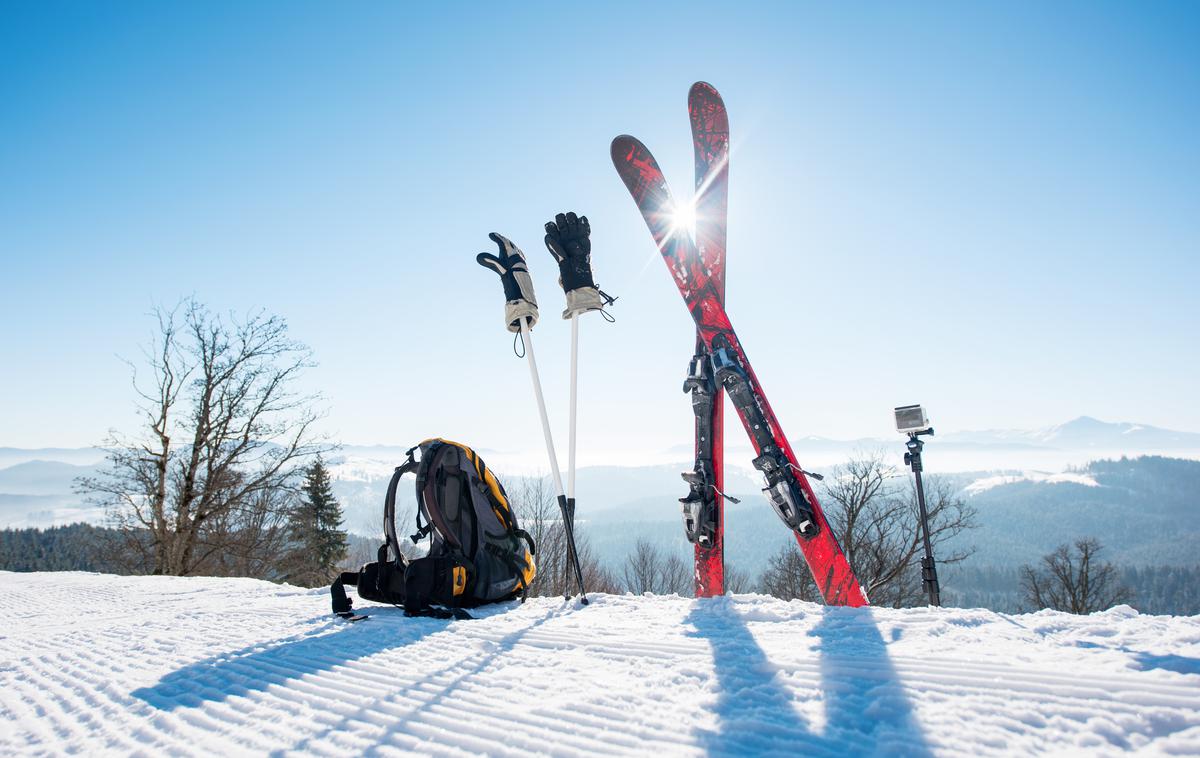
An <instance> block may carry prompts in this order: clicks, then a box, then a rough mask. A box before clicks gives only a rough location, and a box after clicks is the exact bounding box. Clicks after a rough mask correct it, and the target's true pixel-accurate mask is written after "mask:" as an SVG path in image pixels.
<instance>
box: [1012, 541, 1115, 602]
mask: <svg viewBox="0 0 1200 758" xmlns="http://www.w3.org/2000/svg"><path fill="white" fill-rule="evenodd" d="M1103 549H1104V546H1103V545H1101V544H1100V541H1099V540H1097V539H1096V538H1095V537H1089V538H1086V539H1079V540H1076V541H1075V550H1074V552H1072V550H1071V548H1070V546H1069V545H1059V546H1058V547H1057V548H1056V549H1055V550H1054V552H1052V553H1049V554H1047V555H1045V556H1043V557H1042V566H1041V569H1040V570H1035V569H1034V567H1033V566H1030V565H1028V564H1027V565H1024V566H1022V567H1021V591H1022V592H1023V593H1024V595H1025V602H1026V603H1028V604H1029V605H1031V606H1033V608H1034V609H1041V608H1052V609H1054V610H1056V611H1066V612H1067V613H1080V614H1084V613H1092V612H1094V611H1103V610H1107V609H1109V608H1111V607H1113V606H1114V605H1118V604H1120V603H1125V602H1129V601H1130V600H1132V599H1133V592H1132V591H1131V590H1130V589H1129V588H1128V587H1126V586H1124V585H1122V584H1121V582H1120V578H1119V577H1118V576H1117V569H1116V567H1115V566H1114V565H1113V564H1111V563H1100V561H1099V559H1098V557H1097V556H1098V555H1099V554H1100V551H1101V550H1103Z"/></svg>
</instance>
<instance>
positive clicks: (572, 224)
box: [567, 211, 579, 237]
mask: <svg viewBox="0 0 1200 758" xmlns="http://www.w3.org/2000/svg"><path fill="white" fill-rule="evenodd" d="M567 234H569V235H570V236H571V237H578V236H579V217H578V216H576V215H575V211H568V212H567Z"/></svg>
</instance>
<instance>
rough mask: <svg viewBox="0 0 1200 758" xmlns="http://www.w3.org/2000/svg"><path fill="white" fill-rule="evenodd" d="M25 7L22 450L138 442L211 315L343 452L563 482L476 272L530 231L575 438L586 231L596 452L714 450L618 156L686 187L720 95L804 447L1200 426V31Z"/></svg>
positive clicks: (753, 306)
mask: <svg viewBox="0 0 1200 758" xmlns="http://www.w3.org/2000/svg"><path fill="white" fill-rule="evenodd" d="M735 8H736V10H735ZM0 13H2V14H3V23H0V259H2V269H0V292H2V298H0V446H2V445H8V446H24V447H34V446H79V445H88V444H94V443H98V442H100V441H102V439H103V438H104V435H105V432H106V430H107V429H108V428H110V427H124V428H128V427H129V425H130V423H131V418H132V415H131V411H130V408H131V404H132V400H133V397H132V394H131V391H130V388H129V384H128V370H127V368H126V366H125V365H124V364H123V363H122V362H121V361H120V360H119V358H118V356H121V357H129V358H136V357H137V356H138V346H139V345H140V344H142V343H144V342H145V341H146V340H147V338H148V337H149V336H150V334H151V327H152V323H151V321H150V319H149V318H148V317H147V315H146V314H147V312H148V311H149V310H150V309H151V308H152V307H153V306H154V305H156V304H165V305H170V304H173V303H175V302H177V301H178V300H179V299H180V298H181V297H184V296H188V295H193V294H194V295H195V296H196V297H197V298H198V299H200V300H202V301H204V302H206V303H208V304H209V305H211V306H212V307H214V308H216V309H219V310H226V309H233V310H235V311H239V312H246V311H249V310H253V309H257V308H260V307H261V308H265V309H267V310H268V311H270V312H273V313H277V314H279V315H282V316H284V317H285V318H286V319H287V320H288V321H289V323H290V324H291V327H292V333H293V336H294V337H296V338H297V339H300V340H302V341H304V342H306V343H308V344H309V345H311V346H312V348H313V349H314V350H315V352H316V356H317V359H318V360H319V361H320V366H319V368H317V369H315V370H313V371H312V372H310V374H309V375H308V377H307V380H306V381H307V382H308V383H309V386H310V387H311V388H312V389H319V390H320V391H322V392H324V393H325V395H326V397H327V399H328V409H329V416H328V431H330V432H331V433H332V434H334V435H335V436H336V437H338V438H339V439H341V440H343V441H345V442H348V443H388V444H406V443H410V442H413V441H415V440H417V439H419V438H421V437H425V436H430V435H434V434H439V435H445V436H457V437H460V438H462V439H464V441H467V442H470V443H472V444H476V445H479V446H481V447H490V448H498V449H530V450H540V447H539V446H540V434H539V429H538V425H537V421H536V419H535V417H534V416H533V413H534V411H533V404H532V398H531V394H530V389H529V385H528V374H527V370H526V367H525V365H524V362H523V361H520V360H518V359H517V358H516V357H515V356H514V355H513V354H512V350H511V339H510V336H511V335H509V334H508V332H506V331H505V330H504V327H503V325H502V316H501V312H502V303H501V300H502V296H501V292H500V288H499V284H498V282H497V280H496V277H495V276H494V275H493V274H491V273H488V272H487V271H485V270H483V269H482V268H480V267H478V266H477V265H476V263H475V261H474V256H475V254H476V253H478V252H480V251H483V250H488V249H491V243H490V242H489V241H488V239H487V233H488V232H490V231H493V230H495V231H500V232H502V233H504V234H506V235H508V236H510V237H512V238H513V239H514V240H515V241H517V243H518V244H520V245H521V246H522V247H524V248H525V250H526V253H527V254H528V256H529V258H530V261H531V266H532V268H533V274H534V279H535V282H536V286H537V291H538V295H539V299H540V301H541V303H542V305H543V322H542V323H541V324H539V326H538V328H537V330H536V332H535V336H536V338H537V350H538V356H539V359H540V360H541V362H542V370H543V381H544V383H545V385H546V387H547V391H548V393H549V400H550V403H551V412H552V415H553V417H554V419H555V424H556V427H559V428H560V432H559V433H560V435H561V434H562V431H561V428H562V427H564V426H565V421H566V384H567V354H568V345H569V329H568V327H567V325H566V322H563V321H561V320H559V319H558V313H559V311H560V310H561V304H562V294H561V291H560V290H559V289H558V287H557V285H556V276H557V269H556V268H555V266H554V264H553V261H552V259H551V258H550V256H549V254H548V253H547V252H546V251H545V248H544V247H543V245H542V242H541V225H542V223H543V222H544V221H545V220H547V219H548V218H549V217H551V216H552V215H553V214H554V213H555V212H557V211H560V210H566V209H575V210H577V211H579V212H582V213H586V214H587V215H588V216H589V217H590V219H591V220H592V228H593V238H594V247H593V258H594V266H595V270H596V272H597V280H598V281H599V283H600V284H601V286H603V287H604V289H606V290H608V291H610V292H613V293H615V294H618V295H620V296H621V300H620V302H619V303H618V304H617V307H616V308H615V309H614V314H615V315H616V317H617V322H616V323H615V324H606V323H603V322H602V321H600V320H599V319H598V318H595V317H589V318H587V319H586V321H585V322H584V323H583V326H582V332H583V335H582V336H583V342H582V351H581V370H582V372H583V384H582V389H581V403H582V415H581V421H580V423H581V430H582V432H581V434H582V435H583V436H582V438H581V454H583V455H585V457H586V459H590V460H604V459H606V458H607V457H618V454H620V455H619V457H622V458H627V457H628V456H630V455H640V454H642V453H645V454H647V455H649V454H652V453H654V452H655V451H662V450H664V449H667V448H672V447H675V446H683V447H685V448H686V447H688V446H690V440H691V431H690V429H691V426H690V423H691V422H690V407H689V404H688V401H687V398H686V397H685V396H684V395H683V394H682V393H681V392H680V386H681V381H682V378H683V373H684V369H685V367H686V363H687V359H688V357H689V356H690V352H691V333H692V331H691V330H692V327H691V322H690V320H689V317H688V315H687V313H686V311H685V309H684V308H683V305H682V300H681V299H680V297H679V295H678V294H677V292H676V290H675V287H674V285H673V284H672V282H671V280H670V278H669V276H668V274H667V271H666V269H665V267H664V266H663V264H662V263H661V262H660V260H659V259H658V258H657V254H656V251H655V248H654V247H653V245H652V244H651V242H650V238H649V235H648V234H647V232H646V230H645V228H644V226H643V224H642V222H641V219H640V217H639V216H638V214H637V212H636V210H635V208H634V206H633V203H632V202H631V200H630V199H629V197H628V195H627V193H626V191H625V189H624V187H623V185H622V184H621V182H620V181H619V179H618V178H617V176H616V174H615V172H614V171H613V168H612V166H611V163H610V161H609V157H608V145H609V142H610V140H611V139H612V138H613V137H614V136H615V135H617V134H621V133H631V134H634V135H636V136H638V137H640V138H641V139H642V140H643V141H644V142H646V144H647V145H648V146H649V147H650V148H651V149H652V150H653V151H654V152H655V154H656V155H657V157H658V159H659V161H660V163H661V164H662V165H663V167H664V169H665V171H666V173H667V176H668V179H669V180H671V183H672V185H673V187H674V188H675V191H676V193H677V194H684V193H685V190H687V189H688V188H690V187H691V184H692V176H691V170H692V164H691V161H692V152H691V145H690V141H689V133H688V120H687V113H686V94H687V90H688V87H689V86H690V85H691V83H692V82H693V81H695V80H698V79H703V80H706V81H709V82H712V83H713V84H714V85H716V86H717V87H718V89H720V90H721V92H722V93H723V95H724V97H725V101H726V103H727V105H728V107H729V110H730V118H731V124H732V133H733V143H734V152H733V156H732V161H731V185H730V210H729V259H728V303H727V304H728V309H729V312H730V315H731V317H732V319H733V321H734V323H735V325H736V326H737V328H738V331H739V334H740V336H741V339H742V342H743V344H744V345H745V347H746V349H747V352H748V354H749V356H750V357H751V359H752V360H753V361H754V366H755V370H756V372H757V374H758V376H759V378H760V379H761V380H762V381H763V384H764V387H765V389H766V391H767V393H768V395H769V397H770V399H771V403H772V405H773V406H774V407H775V410H776V412H777V413H778V414H779V416H780V418H781V420H782V421H783V423H784V426H785V428H786V430H787V431H788V433H789V434H790V435H791V436H793V437H799V436H804V435H810V434H811V435H820V436H825V437H834V438H855V437H860V436H886V435H889V434H891V433H892V432H891V417H890V409H891V408H892V406H894V405H899V404H906V403H911V402H921V403H924V404H926V405H927V406H928V407H929V408H930V410H931V414H932V417H933V420H934V421H935V424H936V425H937V426H939V427H941V428H943V429H946V430H947V431H949V430H953V429H971V428H989V427H1033V426H1040V425H1047V424H1052V423H1056V422H1060V421H1064V420H1066V419H1069V418H1072V417H1074V416H1078V415H1081V414H1089V415H1094V416H1097V417H1100V418H1103V419H1107V420H1128V421H1139V422H1143V423H1150V424H1155V425H1159V426H1166V427H1171V428H1179V429H1185V430H1193V431H1195V430H1200V403H1197V401H1196V394H1195V393H1196V390H1197V375H1198V369H1200V349H1198V348H1197V344H1200V341H1198V340H1197V331H1198V327H1200V305H1198V298H1197V289H1198V285H1200V44H1198V43H1197V40H1200V6H1197V5H1196V4H1194V3H1177V4H1172V3H1112V4H1109V3H1094V2H1086V3H1074V4H1073V3H1053V4H1051V3H1035V2H1027V3H1024V2H1023V3H996V4H987V3H969V4H968V3H960V4H936V5H928V6H926V5H920V4H910V3H877V4H866V5H859V6H856V8H855V9H854V10H853V11H849V10H842V9H841V8H839V7H834V6H833V5H830V4H815V3H814V4H802V3H779V4H770V3H739V4H729V3H702V2H686V3H684V2H681V3H674V4H672V3H653V4H651V3H627V4H626V3H591V4H586V6H585V5H584V4H572V3H544V4H541V3H520V4H517V3H486V4H484V3H478V4H476V3H453V4H432V6H431V7H422V8H420V9H417V7H416V6H415V4H411V3H390V4H384V3H376V4H369V3H353V4H345V3H326V2H314V3H273V2H262V3H233V2H229V3H199V2H197V3H185V2H171V3H162V2H148V3H142V4H139V3H132V2H131V3H54V2H51V3H34V2H30V3H24V4H19V3H8V4H6V5H5V7H4V9H3V11H0ZM441 398H445V399H441ZM731 433H735V434H740V433H741V432H740V431H739V430H734V431H733V432H731Z"/></svg>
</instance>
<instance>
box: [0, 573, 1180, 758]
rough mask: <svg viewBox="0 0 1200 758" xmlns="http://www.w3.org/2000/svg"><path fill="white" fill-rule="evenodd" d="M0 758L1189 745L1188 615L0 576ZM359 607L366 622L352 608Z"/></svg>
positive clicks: (1095, 750)
mask: <svg viewBox="0 0 1200 758" xmlns="http://www.w3.org/2000/svg"><path fill="white" fill-rule="evenodd" d="M0 580H3V583H4V587H5V592H4V593H3V594H2V595H0V618H2V619H3V625H2V629H3V632H2V633H0V754H2V755H37V754H83V755H97V754H119V755H126V754H139V753H140V754H146V755H165V754H171V755H231V754H267V753H271V754H289V753H294V754H305V755H329V756H338V758H344V756H346V755H357V754H362V753H373V754H374V753H377V754H381V755H390V754H396V755H402V754H411V755H447V756H452V755H476V754H483V753H486V754H489V755H511V756H521V757H522V758H526V757H527V756H529V755H543V754H545V755H563V756H591V755H598V754H630V755H633V754H636V755H652V754H660V755H701V754H716V755H739V754H740V755H767V754H778V755H799V754H803V755H828V756H839V757H841V756H846V755H860V754H896V755H921V754H937V755H963V754H981V755H988V754H1032V753H1059V754H1061V753H1086V754H1089V755H1098V754H1099V755H1103V754H1118V753H1122V754H1123V753H1127V752H1130V751H1136V752H1142V753H1146V754H1170V753H1177V754H1191V755H1196V754H1198V753H1200V617H1189V618H1183V617H1178V618H1172V617H1161V616H1158V617H1156V616H1143V615H1138V614H1137V613H1136V612H1134V611H1132V610H1130V609H1128V608H1118V609H1114V610H1113V611H1109V612H1107V613H1101V614H1095V615H1092V616H1088V617H1074V616H1068V615H1064V614H1058V613H1052V612H1042V613H1038V614H1032V615H1022V616H1008V615H1003V614H997V613H992V612H990V611H982V610H962V609H940V610H939V609H917V610H906V611H894V610H884V609H871V608H861V609H850V608H824V607H821V606H818V605H813V604H811V603H801V602H791V603H787V602H783V601H779V600H775V599H772V598H768V597H763V596H758V595H743V596H737V597H733V598H715V599H706V600H695V599H690V598H680V597H675V596H671V597H651V596H645V597H635V596H630V595H627V596H605V595H597V596H594V598H593V602H592V605H591V606H588V607H586V608H582V607H580V606H578V605H576V604H574V603H566V602H564V601H562V600H558V599H536V600H531V601H529V602H528V603H526V604H525V605H523V606H522V605H517V604H515V603H514V604H508V605H505V606H500V607H495V608H491V609H487V610H482V611H480V612H479V615H480V616H481V618H479V619H476V620H473V621H461V622H447V621H440V620H433V619H410V618H404V617H403V615H402V614H401V613H400V611H398V610H397V609H393V608H388V607H368V608H367V610H368V612H370V613H371V618H370V620H368V621H364V622H360V623H357V624H347V623H345V622H341V621H338V620H334V619H332V618H331V617H330V616H329V615H328V610H329V607H328V606H329V601H328V594H327V593H326V592H325V591H323V590H304V589H298V588H294V587H288V586H277V585H272V584H269V583H266V582H259V581H254V580H246V579H209V578H169V577H114V576H104V575H95V574H82V573H43V574H13V573H3V572H0ZM360 605H366V604H362V603H360Z"/></svg>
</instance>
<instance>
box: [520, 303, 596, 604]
mask: <svg viewBox="0 0 1200 758" xmlns="http://www.w3.org/2000/svg"><path fill="white" fill-rule="evenodd" d="M521 339H522V340H523V341H524V342H525V357H526V358H528V359H529V376H530V378H531V379H532V380H533V394H534V397H535V398H536V399H537V406H538V415H539V416H540V417H541V420H542V436H543V437H544V438H545V441H546V456H547V457H548V458H549V459H550V475H551V476H552V477H553V478H554V490H555V494H557V495H558V507H559V511H560V512H561V513H562V519H563V533H564V534H565V535H566V538H567V559H568V560H569V561H570V563H571V566H570V568H573V569H574V570H575V579H576V581H577V582H578V583H579V601H580V602H581V603H583V604H584V605H587V602H588V599H587V595H586V594H585V591H584V587H583V570H582V569H581V568H580V566H579V553H578V552H577V551H576V549H575V524H574V522H573V519H572V517H571V516H572V514H571V513H570V507H569V505H568V500H567V496H566V495H565V494H563V484H562V474H561V473H560V471H559V468H558V455H557V454H555V452H554V437H553V435H552V434H551V432H550V420H549V418H548V416H547V414H546V400H545V398H544V396H543V394H542V380H541V377H540V376H539V374H538V368H537V358H536V357H535V356H534V352H533V332H531V331H530V329H529V322H528V320H527V319H524V318H523V319H521Z"/></svg>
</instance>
